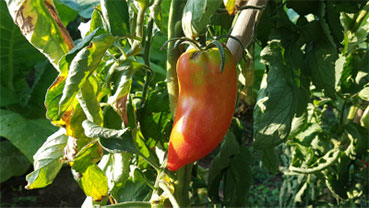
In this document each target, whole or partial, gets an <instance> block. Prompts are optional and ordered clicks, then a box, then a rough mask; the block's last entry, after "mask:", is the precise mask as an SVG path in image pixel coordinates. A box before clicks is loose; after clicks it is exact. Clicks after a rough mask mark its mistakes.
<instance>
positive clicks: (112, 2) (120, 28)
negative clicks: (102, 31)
mask: <svg viewBox="0 0 369 208" xmlns="http://www.w3.org/2000/svg"><path fill="white" fill-rule="evenodd" d="M100 2H101V10H102V13H103V16H104V18H105V20H106V23H107V25H108V28H109V31H110V32H111V34H112V35H114V36H124V35H128V34H129V33H130V31H129V13H128V6H127V3H126V1H116V0H101V1H100Z"/></svg>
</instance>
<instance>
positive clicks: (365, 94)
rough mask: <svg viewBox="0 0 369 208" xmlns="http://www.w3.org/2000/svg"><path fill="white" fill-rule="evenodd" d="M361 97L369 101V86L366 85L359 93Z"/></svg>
mask: <svg viewBox="0 0 369 208" xmlns="http://www.w3.org/2000/svg"><path fill="white" fill-rule="evenodd" d="M358 96H359V98H360V99H362V100H365V101H369V86H366V87H364V89H362V90H360V92H359V94H358Z"/></svg>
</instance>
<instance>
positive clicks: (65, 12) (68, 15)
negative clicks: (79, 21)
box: [54, 0, 78, 25]
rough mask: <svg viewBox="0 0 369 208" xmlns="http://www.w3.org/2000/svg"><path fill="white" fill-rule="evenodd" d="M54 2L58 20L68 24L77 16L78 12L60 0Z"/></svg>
mask: <svg viewBox="0 0 369 208" xmlns="http://www.w3.org/2000/svg"><path fill="white" fill-rule="evenodd" d="M54 4H55V7H56V9H57V10H58V14H59V17H60V20H61V21H62V22H63V24H64V25H68V24H69V23H70V22H72V21H73V20H75V19H76V17H77V16H78V12H77V11H76V10H74V9H72V8H70V7H69V6H67V5H66V4H64V3H63V2H62V0H54Z"/></svg>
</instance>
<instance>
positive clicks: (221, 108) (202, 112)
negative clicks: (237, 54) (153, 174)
mask: <svg viewBox="0 0 369 208" xmlns="http://www.w3.org/2000/svg"><path fill="white" fill-rule="evenodd" d="M225 55H226V56H225V57H226V59H225V66H224V70H223V72H220V66H221V59H220V55H219V51H218V49H216V48H212V49H209V50H207V51H201V52H200V51H197V50H194V49H193V50H189V51H187V52H185V53H184V54H182V55H181V57H180V58H179V59H178V62H177V75H178V83H179V96H178V104H177V109H176V113H175V118H174V124H173V128H172V132H171V135H170V140H169V148H168V162H167V167H168V169H169V170H172V171H175V170H177V169H179V168H181V167H182V166H184V165H186V164H189V163H192V162H194V161H196V160H199V159H201V158H203V157H204V156H206V155H207V154H209V153H210V152H211V151H213V150H214V149H215V148H216V147H217V146H218V145H219V143H220V142H221V141H222V140H223V137H224V135H225V134H226V132H227V130H228V128H229V126H230V124H231V121H232V116H233V113H234V109H235V104H236V99H237V71H236V65H235V61H234V59H233V57H232V55H231V53H230V52H229V51H228V49H226V48H225Z"/></svg>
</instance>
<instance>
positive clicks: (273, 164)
mask: <svg viewBox="0 0 369 208" xmlns="http://www.w3.org/2000/svg"><path fill="white" fill-rule="evenodd" d="M261 161H263V165H264V167H265V168H267V169H268V170H269V171H270V172H271V173H273V174H275V173H277V172H278V171H279V156H278V154H277V152H276V150H275V149H274V148H265V149H262V150H261Z"/></svg>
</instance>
